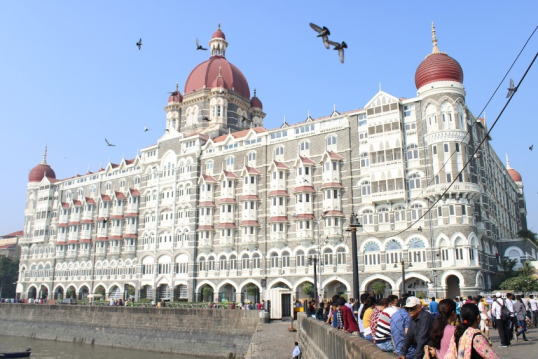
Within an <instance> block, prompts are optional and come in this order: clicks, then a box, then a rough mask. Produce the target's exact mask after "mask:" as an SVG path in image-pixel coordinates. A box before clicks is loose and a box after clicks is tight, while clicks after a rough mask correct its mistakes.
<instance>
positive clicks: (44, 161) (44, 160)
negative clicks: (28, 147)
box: [41, 145, 48, 166]
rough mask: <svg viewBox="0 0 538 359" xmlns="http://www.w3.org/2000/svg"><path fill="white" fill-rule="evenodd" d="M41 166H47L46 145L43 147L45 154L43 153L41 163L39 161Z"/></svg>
mask: <svg viewBox="0 0 538 359" xmlns="http://www.w3.org/2000/svg"><path fill="white" fill-rule="evenodd" d="M41 164H42V165H45V166H48V165H47V145H45V152H44V153H43V161H41Z"/></svg>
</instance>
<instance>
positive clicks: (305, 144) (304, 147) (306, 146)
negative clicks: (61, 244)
mask: <svg viewBox="0 0 538 359" xmlns="http://www.w3.org/2000/svg"><path fill="white" fill-rule="evenodd" d="M299 147H300V148H301V151H306V150H308V149H310V142H308V141H303V142H301V144H300V145H299Z"/></svg>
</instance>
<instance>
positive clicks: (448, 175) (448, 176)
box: [446, 173, 452, 183]
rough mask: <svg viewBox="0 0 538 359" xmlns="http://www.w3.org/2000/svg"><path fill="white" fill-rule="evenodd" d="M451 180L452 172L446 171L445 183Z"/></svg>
mask: <svg viewBox="0 0 538 359" xmlns="http://www.w3.org/2000/svg"><path fill="white" fill-rule="evenodd" d="M450 182H452V174H451V173H447V174H446V183H450Z"/></svg>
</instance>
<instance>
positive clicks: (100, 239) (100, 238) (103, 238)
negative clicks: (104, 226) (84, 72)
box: [95, 237, 108, 241]
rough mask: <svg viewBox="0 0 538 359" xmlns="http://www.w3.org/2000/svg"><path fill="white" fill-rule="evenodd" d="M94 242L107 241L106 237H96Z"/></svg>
mask: <svg viewBox="0 0 538 359" xmlns="http://www.w3.org/2000/svg"><path fill="white" fill-rule="evenodd" d="M95 240H96V241H108V237H97V238H95Z"/></svg>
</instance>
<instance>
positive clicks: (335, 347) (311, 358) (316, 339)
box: [298, 313, 396, 359]
mask: <svg viewBox="0 0 538 359" xmlns="http://www.w3.org/2000/svg"><path fill="white" fill-rule="evenodd" d="M298 321H299V329H298V334H299V335H298V337H299V347H300V348H301V351H302V354H303V355H302V359H340V358H342V359H344V358H355V359H394V358H396V355H394V354H391V353H386V352H382V351H381V350H380V349H379V348H378V347H377V346H376V345H375V344H373V343H371V342H369V341H367V340H366V339H362V338H359V337H357V336H354V335H351V334H348V333H344V332H342V331H338V330H336V329H334V328H333V326H332V325H327V324H325V323H323V322H321V321H319V320H316V319H314V318H308V317H307V316H306V314H305V313H298Z"/></svg>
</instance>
